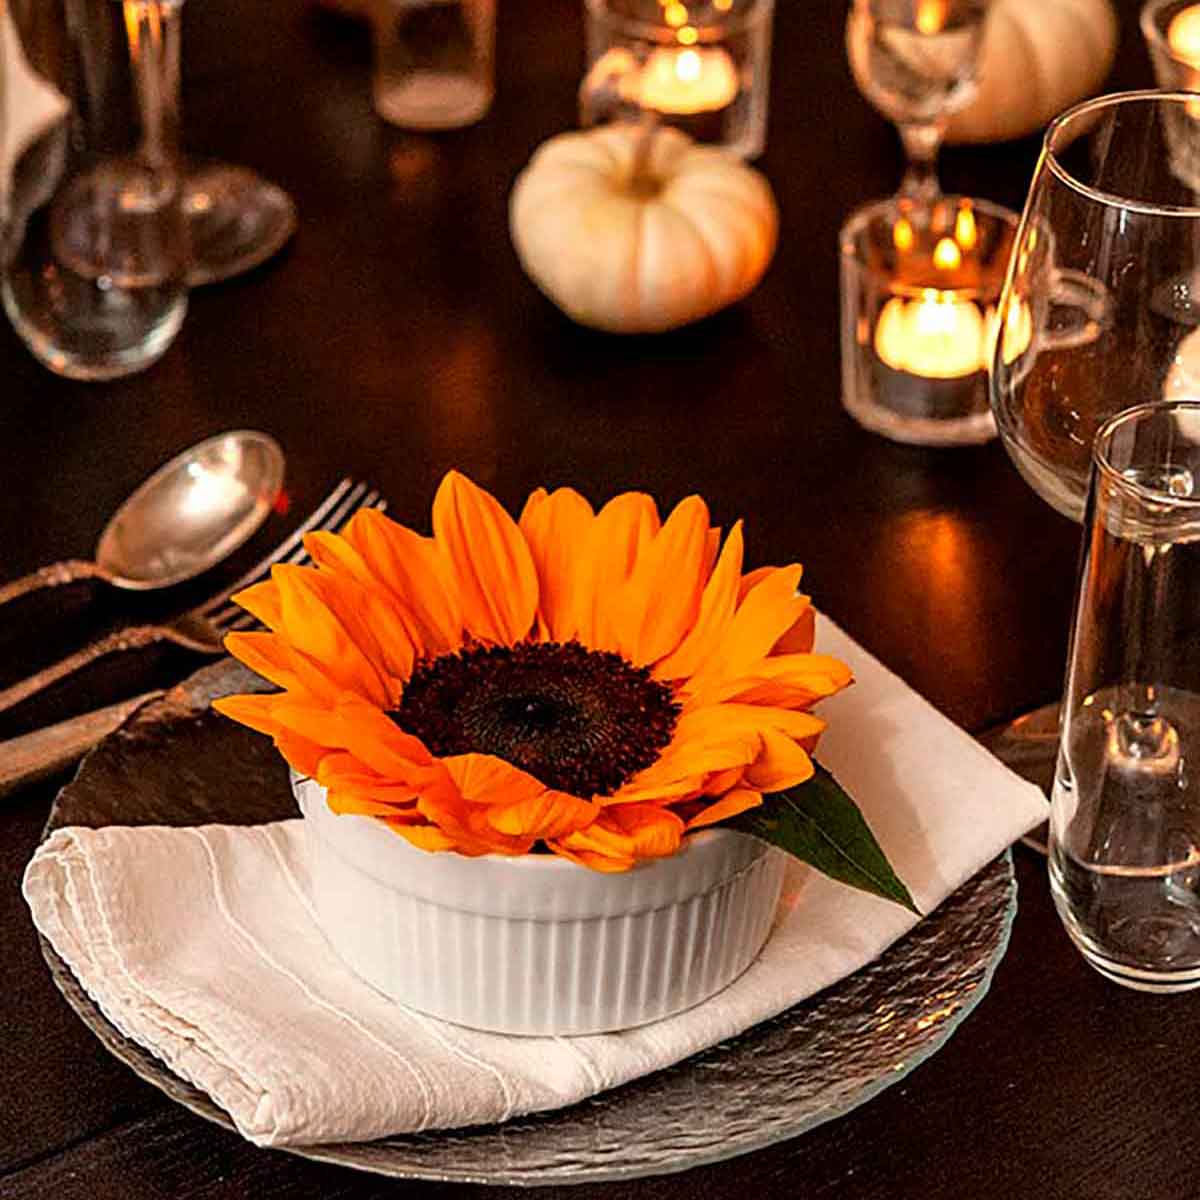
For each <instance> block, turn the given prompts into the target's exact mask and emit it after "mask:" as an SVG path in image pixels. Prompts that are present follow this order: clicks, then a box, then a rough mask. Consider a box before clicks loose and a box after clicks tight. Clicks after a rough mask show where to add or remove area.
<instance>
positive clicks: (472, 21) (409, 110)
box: [372, 0, 496, 130]
mask: <svg viewBox="0 0 1200 1200" xmlns="http://www.w3.org/2000/svg"><path fill="white" fill-rule="evenodd" d="M372 21H373V24H374V30H375V74H374V94H375V111H376V112H377V113H378V114H379V115H380V116H381V117H382V118H383V119H384V120H385V121H390V122H391V123H392V124H393V125H399V126H401V127H402V128H404V129H428V130H436V129H458V128H461V127H462V126H464V125H470V124H472V123H474V122H475V121H478V120H479V119H480V118H481V117H482V116H483V115H484V114H485V113H486V112H487V110H488V109H489V108H490V107H491V104H492V95H493V92H494V90H495V50H496V0H374V3H373V6H372Z"/></svg>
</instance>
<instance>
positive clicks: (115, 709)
mask: <svg viewBox="0 0 1200 1200" xmlns="http://www.w3.org/2000/svg"><path fill="white" fill-rule="evenodd" d="M162 694H163V693H162V692H161V691H157V692H143V693H142V694H141V695H140V696H134V697H133V698H132V699H130V700H121V701H119V702H118V703H116V704H110V705H109V706H108V707H107V708H100V709H97V710H96V711H95V712H89V713H83V714H82V715H80V716H78V717H70V718H69V719H68V720H66V721H60V722H59V723H58V724H57V725H51V726H50V727H49V728H47V729H35V730H34V731H33V732H32V733H26V734H24V735H23V736H21V737H16V738H11V739H10V740H9V741H7V742H0V797H4V796H6V795H8V793H10V792H15V791H16V790H17V789H18V788H20V787H22V786H24V785H25V784H28V783H36V782H38V781H39V780H41V779H45V778H46V777H47V776H48V775H53V774H55V773H56V772H57V771H61V770H63V769H64V768H66V767H69V766H70V765H71V764H72V763H75V762H78V761H79V759H80V758H82V757H83V755H84V754H86V753H87V752H88V751H89V750H90V749H91V748H92V747H93V746H94V745H96V743H97V742H99V741H100V740H101V739H102V738H105V737H107V736H108V735H109V734H110V733H112V732H113V731H114V730H115V729H119V728H120V727H121V725H122V724H123V723H124V722H125V720H126V718H128V717H130V716H132V715H133V714H134V713H135V712H136V711H137V710H138V709H139V708H141V707H142V705H143V704H146V703H147V702H148V701H150V700H155V699H157V698H158V697H159V696H161V695H162Z"/></svg>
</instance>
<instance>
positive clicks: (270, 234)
mask: <svg viewBox="0 0 1200 1200" xmlns="http://www.w3.org/2000/svg"><path fill="white" fill-rule="evenodd" d="M183 215H184V218H185V220H186V221H187V228H188V238H189V241H190V243H191V254H190V258H189V261H188V270H187V281H188V285H189V286H190V287H200V286H202V285H203V284H206V283H220V282H221V281H222V280H225V279H231V278H233V276H235V275H241V274H242V273H243V272H244V271H249V270H250V269H251V268H253V267H257V266H258V265H259V264H260V263H264V262H266V261H267V259H268V258H270V257H271V256H272V255H273V254H275V253H276V251H278V250H280V249H281V248H282V247H283V246H284V245H285V244H286V242H287V240H288V238H290V237H291V236H292V234H293V233H295V232H296V204H295V202H294V201H293V200H292V198H291V196H289V195H288V194H287V192H285V191H284V190H283V189H282V188H281V187H278V186H277V185H276V184H274V183H271V182H270V180H267V179H264V178H263V177H262V176H261V175H259V174H258V172H257V171H252V170H250V168H249V167H240V166H233V165H231V164H229V163H223V162H204V161H201V162H195V161H193V162H191V163H189V164H188V171H187V175H186V176H185V178H184V181H183Z"/></svg>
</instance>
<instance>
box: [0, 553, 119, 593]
mask: <svg viewBox="0 0 1200 1200" xmlns="http://www.w3.org/2000/svg"><path fill="white" fill-rule="evenodd" d="M80 579H105V580H107V579H108V572H106V571H105V570H104V568H103V567H98V566H97V565H96V564H95V563H94V562H84V561H83V560H82V559H78V558H71V559H67V561H66V562H56V563H51V564H50V565H49V566H48V567H39V568H38V569H37V570H36V571H34V572H32V573H31V574H29V575H23V576H22V577H21V578H20V579H14V580H13V581H12V582H11V583H6V584H3V585H0V604H7V603H8V602H9V601H10V600H16V599H17V597H18V596H26V595H28V594H29V593H30V592H40V591H41V590H42V589H43V588H52V587H61V586H62V585H63V584H64V583H75V582H76V581H78V580H80Z"/></svg>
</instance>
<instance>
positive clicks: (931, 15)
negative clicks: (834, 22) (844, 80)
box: [846, 0, 990, 200]
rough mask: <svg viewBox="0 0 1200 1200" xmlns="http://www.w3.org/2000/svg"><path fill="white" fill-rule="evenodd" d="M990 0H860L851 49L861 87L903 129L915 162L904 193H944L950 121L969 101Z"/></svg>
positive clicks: (852, 20)
mask: <svg viewBox="0 0 1200 1200" xmlns="http://www.w3.org/2000/svg"><path fill="white" fill-rule="evenodd" d="M989 3H990V0H854V3H853V4H852V6H851V8H850V13H849V15H848V17H847V19H846V54H847V57H848V58H849V60H850V69H851V71H852V73H853V75H854V80H855V83H856V84H857V85H858V88H859V91H861V92H862V94H863V95H864V96H865V97H866V99H867V100H868V102H869V103H871V104H872V105H873V106H874V107H875V108H877V109H878V110H879V111H880V112H881V113H882V114H883V115H884V116H885V117H887V118H888V120H889V121H891V122H893V124H895V125H896V126H897V127H898V128H899V130H900V138H901V141H902V142H903V143H904V150H905V154H906V155H907V157H908V168H907V170H906V172H905V176H904V181H903V183H902V184H901V187H900V194H901V195H904V196H910V197H913V198H914V199H922V200H932V199H933V198H935V197H936V196H937V194H938V183H937V173H936V160H937V153H938V150H939V148H940V146H941V142H942V136H943V134H944V133H945V128H946V122H947V121H948V120H949V118H950V117H951V116H952V115H953V113H955V112H956V111H957V110H958V109H960V108H962V107H963V106H964V105H966V104H968V103H969V102H970V100H971V98H972V96H973V95H974V91H975V71H976V65H977V63H978V60H979V51H980V48H981V46H982V42H983V25H984V18H985V17H986V16H987V10H988V5H989Z"/></svg>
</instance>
